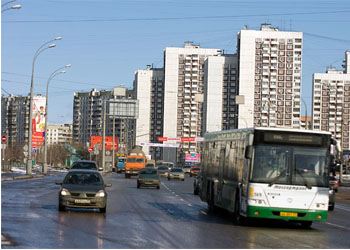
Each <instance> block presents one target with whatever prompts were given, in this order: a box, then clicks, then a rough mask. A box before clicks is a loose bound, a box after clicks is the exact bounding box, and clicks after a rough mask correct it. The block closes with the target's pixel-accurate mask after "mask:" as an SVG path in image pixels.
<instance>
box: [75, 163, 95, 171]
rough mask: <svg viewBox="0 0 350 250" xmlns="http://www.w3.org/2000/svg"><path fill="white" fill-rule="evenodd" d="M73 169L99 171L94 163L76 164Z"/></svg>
mask: <svg viewBox="0 0 350 250" xmlns="http://www.w3.org/2000/svg"><path fill="white" fill-rule="evenodd" d="M71 168H72V169H94V170H96V169H97V166H96V164H95V163H94V162H75V163H74V164H73V166H72V167H71Z"/></svg>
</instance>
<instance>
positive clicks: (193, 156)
mask: <svg viewBox="0 0 350 250" xmlns="http://www.w3.org/2000/svg"><path fill="white" fill-rule="evenodd" d="M200 161H201V154H198V153H190V154H185V162H200Z"/></svg>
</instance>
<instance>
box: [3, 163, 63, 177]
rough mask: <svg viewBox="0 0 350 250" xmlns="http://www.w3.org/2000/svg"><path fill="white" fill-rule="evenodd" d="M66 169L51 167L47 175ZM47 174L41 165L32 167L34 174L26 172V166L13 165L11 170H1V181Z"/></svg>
mask: <svg viewBox="0 0 350 250" xmlns="http://www.w3.org/2000/svg"><path fill="white" fill-rule="evenodd" d="M66 171H67V170H65V169H62V170H61V169H54V168H51V167H49V169H48V173H47V175H50V173H52V172H66ZM44 176H45V175H44V174H43V173H42V169H41V166H35V167H33V169H32V175H27V174H26V169H25V168H23V167H22V168H19V167H12V168H11V171H5V172H4V171H1V181H12V180H20V179H31V178H41V177H44Z"/></svg>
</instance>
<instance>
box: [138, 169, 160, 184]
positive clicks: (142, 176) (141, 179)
mask: <svg viewBox="0 0 350 250" xmlns="http://www.w3.org/2000/svg"><path fill="white" fill-rule="evenodd" d="M143 186H144V187H156V188H157V189H159V188H160V179H159V176H158V174H157V169H155V168H144V169H142V170H141V171H140V172H139V176H138V178H137V188H140V187H143Z"/></svg>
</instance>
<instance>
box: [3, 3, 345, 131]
mask: <svg viewBox="0 0 350 250" xmlns="http://www.w3.org/2000/svg"><path fill="white" fill-rule="evenodd" d="M8 1H9V0H7V1H2V4H4V3H6V2H8ZM11 4H21V5H22V8H21V9H19V10H8V11H4V13H2V17H1V93H2V94H3V95H8V94H13V95H27V94H28V93H29V92H30V79H31V72H32V62H33V57H34V54H35V51H36V50H37V49H38V48H39V47H40V46H41V45H42V44H43V43H45V42H47V41H49V40H51V39H53V38H55V37H57V36H62V37H63V39H62V40H60V41H57V42H56V45H57V46H56V47H55V48H52V49H48V50H45V51H44V52H43V53H41V54H40V55H39V56H38V58H37V59H36V61H35V68H34V69H35V70H34V92H35V93H36V94H43V95H45V91H46V82H47V79H48V78H49V76H50V75H51V74H52V73H53V72H54V71H55V70H56V69H58V68H60V67H63V66H64V65H66V64H71V65H72V66H71V68H69V69H67V72H66V73H65V74H59V75H57V76H56V77H55V78H53V79H52V80H51V81H50V86H49V124H54V123H55V124H57V123H58V124H60V123H72V119H73V96H74V92H78V91H90V90H91V89H93V88H96V89H98V90H103V89H105V90H111V89H112V88H113V87H116V86H121V85H123V86H125V87H128V88H132V85H133V80H134V73H135V71H136V70H138V69H145V68H146V65H149V64H153V66H154V67H163V50H164V49H165V48H166V47H182V46H183V43H184V42H185V41H193V42H195V43H197V44H200V46H201V47H203V48H217V49H223V50H224V51H225V53H235V52H236V43H237V39H236V37H237V33H238V32H239V31H240V30H241V29H243V27H244V26H245V25H246V26H248V28H249V29H259V28H260V25H261V23H271V24H272V25H273V26H277V27H278V28H279V29H280V30H284V31H298V32H303V36H304V40H303V57H302V60H303V61H302V72H303V74H302V98H303V99H304V100H305V102H306V104H307V106H308V114H310V113H311V98H312V92H311V91H312V74H313V73H322V72H325V70H326V68H327V67H329V66H333V67H336V68H338V69H341V65H342V61H343V59H344V53H345V51H346V50H347V49H350V27H349V25H350V1H349V0H328V1H324V0H296V1H290V0H289V1H287V0H267V1H263V0H237V1H236V0H16V1H15V2H13V3H11ZM11 4H9V5H8V6H10V5H11ZM302 112H303V113H305V108H304V107H302Z"/></svg>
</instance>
